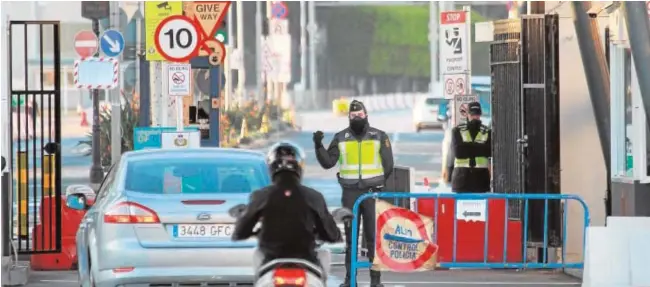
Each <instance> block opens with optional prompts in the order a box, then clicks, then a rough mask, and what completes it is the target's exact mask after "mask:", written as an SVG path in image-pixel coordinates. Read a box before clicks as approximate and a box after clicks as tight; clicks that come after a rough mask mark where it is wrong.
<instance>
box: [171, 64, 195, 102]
mask: <svg viewBox="0 0 650 287" xmlns="http://www.w3.org/2000/svg"><path fill="white" fill-rule="evenodd" d="M167 77H168V79H169V83H168V85H167V86H168V87H169V88H168V93H169V95H170V96H187V95H189V94H190V91H191V83H192V65H191V64H168V65H167Z"/></svg>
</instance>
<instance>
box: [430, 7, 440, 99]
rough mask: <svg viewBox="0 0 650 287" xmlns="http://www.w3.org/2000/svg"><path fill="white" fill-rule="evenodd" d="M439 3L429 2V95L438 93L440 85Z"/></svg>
mask: <svg viewBox="0 0 650 287" xmlns="http://www.w3.org/2000/svg"><path fill="white" fill-rule="evenodd" d="M438 26H439V22H438V1H429V50H430V55H431V76H430V80H429V82H430V83H429V94H431V95H433V94H435V93H436V92H439V91H436V90H435V89H436V87H437V83H438V78H439V77H438Z"/></svg>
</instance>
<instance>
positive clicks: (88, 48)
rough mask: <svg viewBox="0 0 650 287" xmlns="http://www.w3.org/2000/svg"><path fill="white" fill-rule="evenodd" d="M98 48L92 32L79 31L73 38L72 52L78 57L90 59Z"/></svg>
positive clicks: (95, 37)
mask: <svg viewBox="0 0 650 287" xmlns="http://www.w3.org/2000/svg"><path fill="white" fill-rule="evenodd" d="M98 46H99V45H98V43H97V36H95V33H93V32H92V31H80V32H79V33H77V34H76V35H75V36H74V50H75V52H77V55H79V57H82V58H87V57H92V56H93V55H95V53H97V48H98Z"/></svg>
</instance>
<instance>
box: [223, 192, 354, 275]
mask: <svg viewBox="0 0 650 287" xmlns="http://www.w3.org/2000/svg"><path fill="white" fill-rule="evenodd" d="M258 221H261V224H262V228H261V230H260V232H259V234H257V239H258V242H259V248H260V251H261V252H262V253H263V254H264V257H265V262H268V261H270V260H273V259H278V258H299V259H305V260H309V261H312V262H315V263H318V260H317V257H316V252H315V249H316V242H315V241H316V239H318V240H322V241H326V242H340V241H342V240H343V238H342V236H341V231H340V230H339V228H338V226H337V225H336V223H335V222H334V218H333V217H332V215H331V214H330V212H329V210H328V209H327V204H326V203H325V199H324V198H323V195H322V194H321V193H319V192H318V191H316V190H313V189H311V188H309V187H306V186H303V185H301V184H300V183H299V182H298V181H297V180H295V181H292V180H284V181H282V180H280V181H276V183H274V184H273V185H271V186H268V187H265V188H262V189H260V190H257V191H255V192H253V193H252V194H251V197H250V203H249V204H248V207H247V209H246V212H245V213H244V214H243V215H242V216H240V217H239V218H238V220H237V224H236V226H235V231H234V232H233V235H232V239H233V240H245V239H248V238H249V237H251V236H253V235H254V231H253V228H254V227H255V225H256V224H257V223H258Z"/></svg>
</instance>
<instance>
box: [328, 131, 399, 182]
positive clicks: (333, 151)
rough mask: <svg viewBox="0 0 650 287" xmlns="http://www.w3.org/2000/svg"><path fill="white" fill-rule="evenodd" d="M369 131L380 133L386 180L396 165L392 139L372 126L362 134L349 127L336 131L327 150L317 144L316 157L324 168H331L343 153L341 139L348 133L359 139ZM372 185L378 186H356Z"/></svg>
mask: <svg viewBox="0 0 650 287" xmlns="http://www.w3.org/2000/svg"><path fill="white" fill-rule="evenodd" d="M368 132H371V133H377V134H379V139H380V141H381V147H380V148H379V155H380V156H381V165H382V168H383V169H384V179H385V180H386V179H388V177H389V176H390V175H391V173H392V172H393V167H394V161H393V149H392V148H391V144H390V139H389V138H388V135H387V134H386V133H385V132H384V131H382V130H379V129H376V128H373V127H370V126H366V128H365V129H364V131H363V133H361V134H360V135H357V134H355V133H353V132H352V131H351V130H350V129H349V128H346V129H344V130H342V131H340V132H338V133H336V134H335V135H334V138H333V139H332V142H331V143H330V145H329V147H328V148H327V150H326V149H325V147H323V145H318V146H315V149H316V159H317V160H318V163H319V164H320V165H321V167H323V168H324V169H330V168H332V167H334V166H335V165H336V164H337V163H338V161H339V156H340V155H341V151H340V150H339V139H340V138H345V137H346V135H348V136H353V137H355V138H356V139H357V140H361V139H363V138H364V137H365V135H366V133H368ZM344 187H346V188H355V187H352V186H344ZM372 187H376V186H362V184H361V183H360V184H359V186H356V188H359V189H365V188H372Z"/></svg>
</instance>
